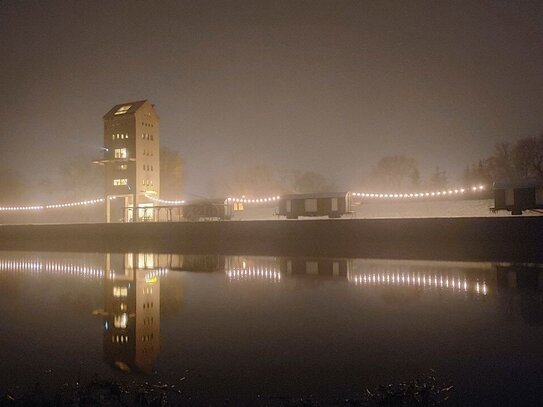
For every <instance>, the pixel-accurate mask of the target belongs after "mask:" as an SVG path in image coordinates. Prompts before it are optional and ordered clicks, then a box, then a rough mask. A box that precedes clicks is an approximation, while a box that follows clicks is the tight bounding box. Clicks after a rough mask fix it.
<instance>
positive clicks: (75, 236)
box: [0, 216, 543, 262]
mask: <svg viewBox="0 0 543 407" xmlns="http://www.w3.org/2000/svg"><path fill="white" fill-rule="evenodd" d="M0 249H1V250H61V251H84V252H124V251H152V252H183V253H194V254H215V253H217V254H246V255H283V256H288V255H295V256H326V257H366V258H390V259H434V260H463V261H465V260H474V261H522V262H537V261H541V260H542V259H543V217H526V216H523V217H500V218H423V219H420V218H417V219H340V220H324V219H319V220H299V221H286V220H282V221H230V222H179V223H127V224H123V223H110V224H104V223H86V224H40V225H0Z"/></svg>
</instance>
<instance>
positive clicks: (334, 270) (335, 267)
mask: <svg viewBox="0 0 543 407" xmlns="http://www.w3.org/2000/svg"><path fill="white" fill-rule="evenodd" d="M332 273H333V274H334V276H339V263H338V262H337V261H335V262H334V263H333V264H332Z"/></svg>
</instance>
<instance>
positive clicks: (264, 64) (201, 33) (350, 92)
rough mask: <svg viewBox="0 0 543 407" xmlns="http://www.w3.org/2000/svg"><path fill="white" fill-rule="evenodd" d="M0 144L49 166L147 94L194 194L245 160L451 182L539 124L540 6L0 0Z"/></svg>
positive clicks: (8, 161) (351, 175)
mask: <svg viewBox="0 0 543 407" xmlns="http://www.w3.org/2000/svg"><path fill="white" fill-rule="evenodd" d="M0 52H1V59H0V61H1V62H0V94H1V95H2V97H1V98H0V100H1V101H0V148H1V151H2V154H1V159H2V163H3V164H5V165H9V166H12V167H14V168H17V169H18V170H20V171H22V172H24V173H25V174H26V175H28V176H29V177H31V178H34V179H36V178H41V177H45V176H47V175H48V174H54V173H55V172H56V171H57V168H58V166H59V163H61V162H63V161H65V160H67V159H69V158H70V157H72V156H76V155H78V154H80V153H84V154H87V155H94V156H96V157H98V156H99V151H98V148H99V147H100V146H101V145H102V140H103V134H102V133H103V125H102V116H103V114H104V113H105V112H107V111H108V110H109V109H110V108H111V107H112V106H113V105H115V104H118V103H122V102H125V101H132V100H141V99H148V100H150V101H151V102H152V103H154V104H155V105H156V108H157V110H158V114H159V116H160V119H161V140H162V144H163V145H165V146H167V147H170V148H172V149H176V150H178V151H179V152H180V154H181V155H182V156H183V157H184V158H185V160H186V163H187V164H186V190H187V191H189V192H191V193H206V192H207V191H206V188H207V185H208V184H209V182H210V180H214V179H219V177H220V176H222V175H223V174H224V173H228V172H229V171H230V170H231V169H232V168H233V166H235V165H238V166H239V165H241V163H244V162H247V164H248V165H251V164H255V163H259V164H268V165H273V166H280V167H290V168H299V169H305V170H315V171H318V172H322V173H324V174H326V175H327V176H329V177H330V178H332V179H335V180H337V183H338V186H339V187H340V188H345V189H350V188H355V187H356V186H357V183H359V182H360V181H359V176H360V175H361V174H364V173H365V172H368V171H369V170H370V169H371V167H372V166H374V165H375V163H376V162H377V160H378V159H379V158H380V157H382V156H384V155H391V154H405V155H408V156H412V157H414V158H416V159H417V160H418V161H419V164H420V167H421V170H422V173H423V174H422V175H423V176H424V175H428V172H430V171H432V169H433V168H434V167H435V166H437V165H439V166H440V167H442V168H444V169H446V170H447V171H448V173H449V178H453V179H454V176H455V175H456V174H459V173H460V172H461V170H462V169H463V168H464V167H465V165H466V164H468V163H471V162H473V161H475V160H477V159H479V158H481V157H484V156H487V155H488V154H489V153H490V152H491V151H492V148H493V145H494V144H495V143H496V142H499V141H506V140H514V139H517V138H520V137H526V136H532V135H536V134H538V133H540V132H542V131H543V2H541V1H510V2H498V1H472V2H454V1H450V2H449V1H447V2H445V1H440V2H434V1H426V2H419V1H391V2H386V1H372V2H364V1H351V2H349V1H336V2H334V1H294V0H289V1H277V0H276V1H270V2H265V1H247V2H233V1H232V2H222V1H221V2H206V1H178V2H165V1H162V2H150V1H141V2H139V1H129V2H119V1H103V2H100V1H77V2H71V1H66V2H56V1H41V2H38V1H19V0H17V1H15V0H3V1H0Z"/></svg>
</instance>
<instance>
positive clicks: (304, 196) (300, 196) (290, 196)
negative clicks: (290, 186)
mask: <svg viewBox="0 0 543 407" xmlns="http://www.w3.org/2000/svg"><path fill="white" fill-rule="evenodd" d="M348 194H349V192H319V193H315V194H287V195H281V199H311V198H316V199H319V198H345V197H346V196H347V195H348Z"/></svg>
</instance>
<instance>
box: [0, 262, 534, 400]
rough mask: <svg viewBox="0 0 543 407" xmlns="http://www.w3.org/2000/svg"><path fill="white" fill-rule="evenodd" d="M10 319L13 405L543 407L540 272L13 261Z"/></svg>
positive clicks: (7, 386) (7, 367) (3, 355)
mask: <svg viewBox="0 0 543 407" xmlns="http://www.w3.org/2000/svg"><path fill="white" fill-rule="evenodd" d="M0 309H1V311H2V323H1V327H2V328H1V335H0V360H1V361H2V368H1V369H0V394H1V395H2V397H3V398H4V399H5V398H6V397H9V398H14V399H18V398H19V399H24V397H26V398H27V399H28V398H29V397H30V398H32V397H34V400H35V399H36V398H37V397H41V399H48V398H53V399H54V397H57V398H58V397H59V393H62V392H63V391H64V392H66V391H67V390H66V389H73V388H74V386H75V387H77V386H83V385H84V384H85V383H90V382H92V381H93V380H94V381H96V380H109V381H111V382H115V383H125V384H127V385H132V386H134V385H144V386H147V387H145V388H153V389H160V390H161V391H163V393H164V394H165V397H167V398H168V399H170V400H176V402H185V403H186V404H189V405H190V404H192V405H208V404H211V405H214V404H224V403H230V404H232V405H237V404H247V405H253V404H254V405H273V404H276V405H282V404H288V403H293V402H294V401H300V400H301V401H304V402H307V403H310V402H314V403H315V404H317V403H318V404H319V405H328V404H341V403H344V402H345V400H349V401H350V402H352V403H353V404H356V403H357V402H359V403H361V404H363V403H366V402H367V401H368V399H371V397H374V396H375V397H376V394H377V392H378V391H379V390H376V388H378V386H380V385H383V386H388V385H389V384H390V385H391V387H390V389H398V388H400V387H401V386H402V383H407V384H406V385H407V386H408V385H409V384H413V383H417V384H416V386H424V385H426V386H428V387H432V389H433V390H432V396H431V398H432V399H435V400H438V401H441V402H444V404H445V405H536V404H538V403H540V402H541V401H542V400H543V350H542V346H543V345H542V344H543V268H541V267H540V266H539V265H534V264H509V263H498V264H496V263H474V262H454V263H453V262H436V261H402V260H372V259H325V258H297V257H293V258H284V257H254V256H220V255H208V256H203V255H186V254H185V255H182V254H153V253H113V254H96V253H93V254H89V253H34V252H0ZM416 380H418V382H416ZM413 386H415V385H413ZM29 395H30V396H29ZM55 395H56V396H55ZM370 395H371V396H370ZM363 405H371V404H363Z"/></svg>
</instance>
